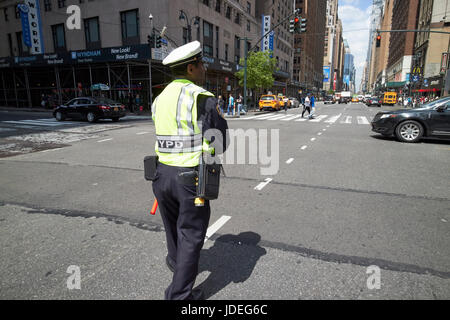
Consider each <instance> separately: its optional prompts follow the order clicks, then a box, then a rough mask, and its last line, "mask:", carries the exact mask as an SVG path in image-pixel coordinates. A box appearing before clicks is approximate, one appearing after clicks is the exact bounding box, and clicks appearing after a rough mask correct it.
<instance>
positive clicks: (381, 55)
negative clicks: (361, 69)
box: [369, 0, 395, 92]
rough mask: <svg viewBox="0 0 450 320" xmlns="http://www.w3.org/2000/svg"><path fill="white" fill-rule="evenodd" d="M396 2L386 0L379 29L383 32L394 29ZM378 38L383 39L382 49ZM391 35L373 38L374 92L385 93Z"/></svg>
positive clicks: (372, 75) (382, 34) (372, 72)
mask: <svg viewBox="0 0 450 320" xmlns="http://www.w3.org/2000/svg"><path fill="white" fill-rule="evenodd" d="M394 1H395V0H385V2H384V10H383V12H382V17H381V20H380V22H379V25H378V28H377V29H379V30H383V31H390V30H391V27H392V14H393V7H394V6H393V4H394ZM377 36H380V37H381V40H380V47H378V48H377V47H376V42H377ZM390 39H391V33H390V32H383V33H380V34H377V33H375V34H374V35H373V38H372V44H373V45H372V60H371V67H372V69H371V74H370V81H369V83H370V88H371V89H372V91H373V92H380V91H384V90H385V87H386V82H387V76H386V75H387V64H388V57H389V45H390Z"/></svg>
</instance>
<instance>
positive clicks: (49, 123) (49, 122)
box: [1, 118, 79, 128]
mask: <svg viewBox="0 0 450 320" xmlns="http://www.w3.org/2000/svg"><path fill="white" fill-rule="evenodd" d="M1 123H5V124H18V125H19V126H17V127H21V128H30V127H31V128H33V127H61V126H68V125H73V124H79V123H77V122H69V121H63V122H58V121H56V119H54V118H50V119H35V120H16V121H13V120H10V121H2V122H1ZM23 125H25V127H24V126H23Z"/></svg>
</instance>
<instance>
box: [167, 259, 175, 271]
mask: <svg viewBox="0 0 450 320" xmlns="http://www.w3.org/2000/svg"><path fill="white" fill-rule="evenodd" d="M166 265H167V268H169V270H170V271H171V272H175V268H174V267H173V266H172V265H171V264H170V262H169V256H166Z"/></svg>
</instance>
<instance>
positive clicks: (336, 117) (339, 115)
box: [325, 113, 342, 123]
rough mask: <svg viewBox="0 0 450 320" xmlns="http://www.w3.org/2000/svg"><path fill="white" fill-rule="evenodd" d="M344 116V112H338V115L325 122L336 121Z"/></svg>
mask: <svg viewBox="0 0 450 320" xmlns="http://www.w3.org/2000/svg"><path fill="white" fill-rule="evenodd" d="M341 116H342V113H340V114H338V115H337V116H333V117H331V118H330V119H328V120H326V121H325V123H335V122H336V121H338V120H339V118H340V117H341Z"/></svg>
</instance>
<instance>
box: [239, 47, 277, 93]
mask: <svg viewBox="0 0 450 320" xmlns="http://www.w3.org/2000/svg"><path fill="white" fill-rule="evenodd" d="M270 54H271V52H270V51H264V52H263V51H258V52H253V51H252V52H249V54H248V58H247V89H249V90H257V91H258V92H257V94H258V93H260V91H261V92H262V90H264V89H269V88H271V87H272V86H273V84H274V81H275V79H274V77H273V73H274V72H275V71H276V70H277V60H276V59H275V58H271V57H270ZM240 65H241V66H243V65H244V58H242V59H241V60H240ZM236 77H237V78H238V79H239V86H240V87H241V88H242V87H244V68H241V69H240V70H239V71H238V72H236Z"/></svg>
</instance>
